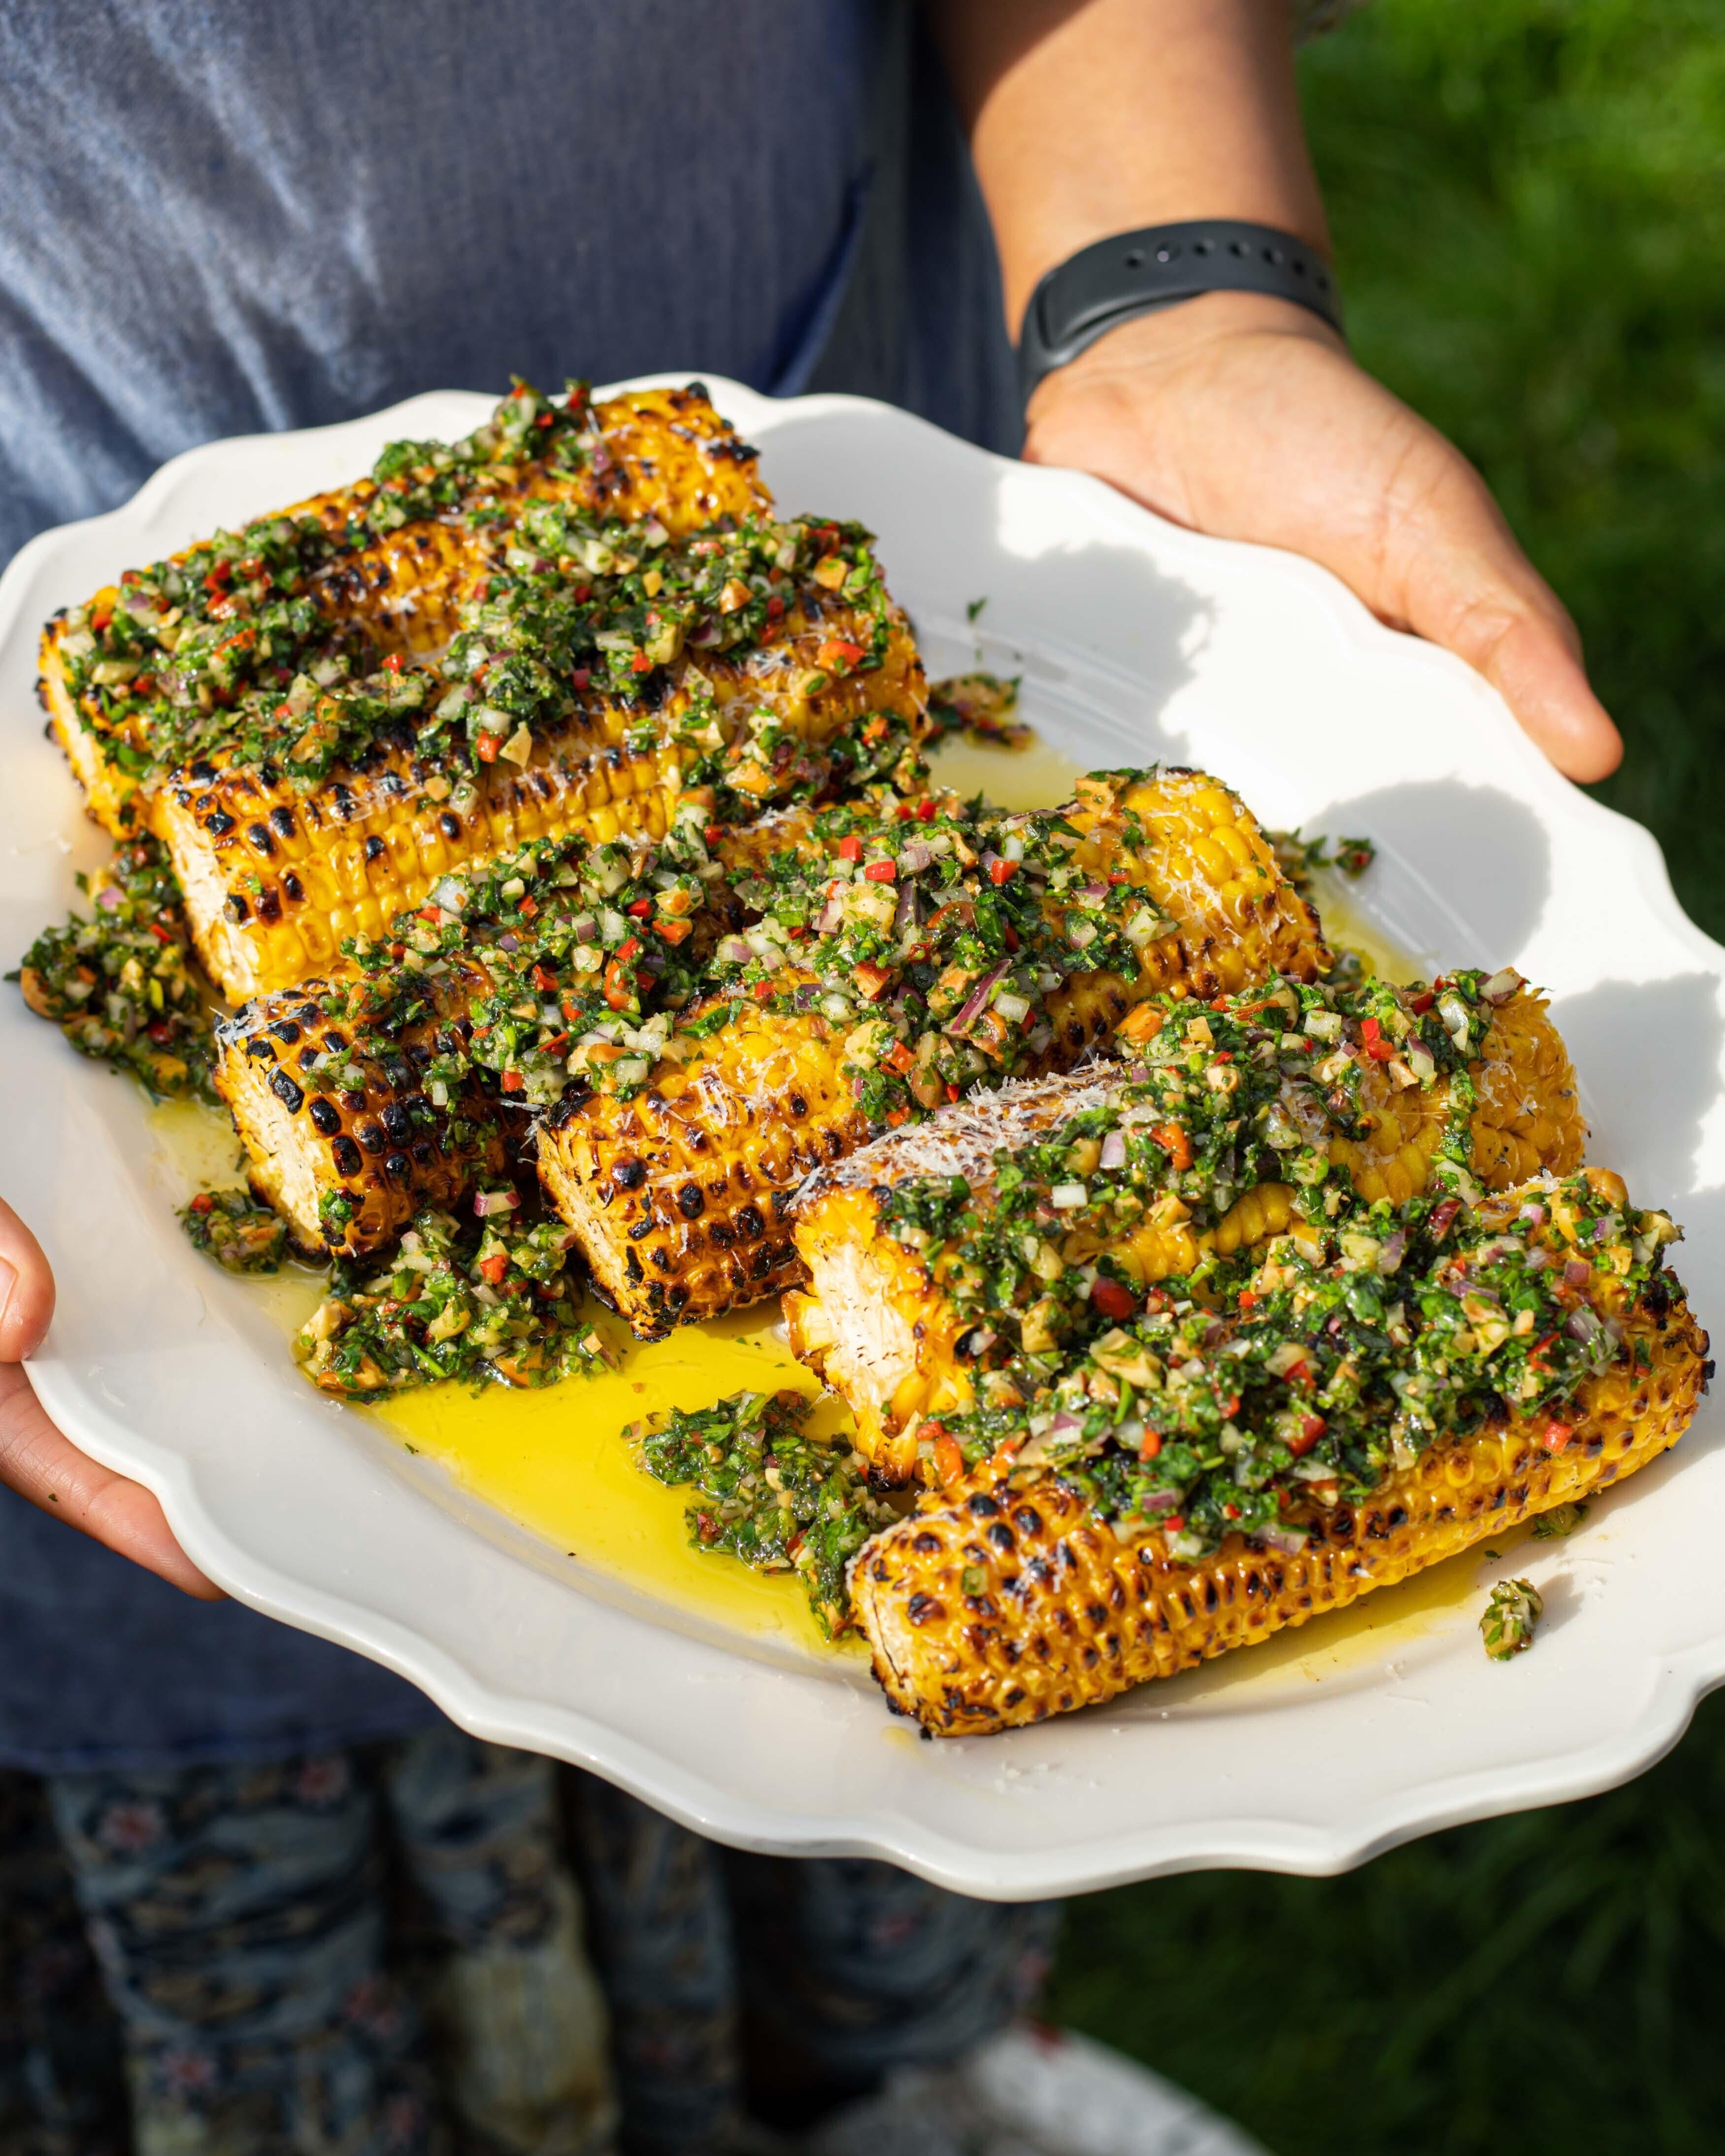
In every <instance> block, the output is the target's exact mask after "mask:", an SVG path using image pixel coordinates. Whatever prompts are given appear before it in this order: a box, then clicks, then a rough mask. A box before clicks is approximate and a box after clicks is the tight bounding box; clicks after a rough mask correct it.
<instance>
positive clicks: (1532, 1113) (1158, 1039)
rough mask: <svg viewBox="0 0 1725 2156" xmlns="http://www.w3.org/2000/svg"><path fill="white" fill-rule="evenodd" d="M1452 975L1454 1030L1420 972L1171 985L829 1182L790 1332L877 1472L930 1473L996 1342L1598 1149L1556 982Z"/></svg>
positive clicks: (998, 1349) (807, 1218) (801, 1250)
mask: <svg viewBox="0 0 1725 2156" xmlns="http://www.w3.org/2000/svg"><path fill="white" fill-rule="evenodd" d="M1486 988H1490V989H1491V996H1487V995H1486V994H1485V993H1482V991H1483V990H1484V989H1486ZM1441 993H1442V996H1443V998H1445V1010H1446V1011H1447V1012H1448V1013H1449V1014H1451V1015H1453V1018H1454V1022H1455V1030H1454V1032H1453V1033H1452V1031H1451V1029H1450V1022H1449V1019H1448V1018H1446V1017H1445V1015H1443V1014H1440V1009H1439V1008H1438V992H1436V991H1434V990H1431V989H1428V988H1425V987H1423V986H1416V987H1414V988H1406V989H1402V990H1399V991H1398V990H1394V989H1391V988H1389V987H1388V986H1387V985H1386V984H1384V983H1380V982H1372V983H1368V984H1366V985H1364V986H1363V987H1361V988H1353V989H1340V990H1337V989H1332V988H1326V987H1322V986H1319V985H1315V984H1313V985H1301V984H1297V983H1286V984H1284V983H1276V985H1275V986H1274V987H1273V988H1272V989H1271V992H1270V993H1268V994H1266V993H1265V992H1264V991H1262V990H1248V991H1245V992H1244V993H1241V994H1240V995H1238V996H1235V997H1231V998H1216V1000H1215V1002H1214V1004H1213V1005H1212V1006H1211V1007H1209V1009H1204V1010H1202V1011H1197V1010H1194V1007H1193V1006H1192V1005H1191V1004H1189V1003H1185V1004H1182V1003H1178V1002H1175V1001H1173V999H1171V998H1152V999H1150V1000H1148V1001H1147V1002H1145V1003H1143V1004H1138V1005H1137V1006H1136V1007H1135V1009H1133V1011H1132V1013H1131V1014H1130V1015H1129V1017H1128V1019H1127V1030H1128V1031H1129V1032H1131V1033H1132V1034H1135V1035H1136V1036H1137V1041H1136V1044H1135V1045H1136V1046H1137V1050H1138V1052H1139V1053H1140V1054H1141V1055H1142V1056H1143V1057H1144V1059H1145V1060H1143V1061H1142V1062H1141V1063H1139V1064H1137V1065H1132V1064H1127V1063H1119V1064H1115V1065H1111V1066H1101V1067H1098V1066H1094V1065H1093V1066H1091V1069H1090V1070H1086V1072H1084V1073H1082V1074H1079V1075H1074V1076H1070V1077H1052V1078H1046V1079H1043V1080H1040V1081H1034V1082H1029V1083H1025V1084H1020V1085H1014V1086H1007V1087H1005V1088H1004V1089H1003V1090H1002V1091H1000V1092H999V1093H995V1094H990V1095H988V1096H978V1097H977V1098H974V1099H973V1100H970V1101H962V1102H959V1103H957V1104H956V1105H954V1106H950V1107H947V1108H943V1109H942V1110H941V1111H939V1112H938V1113H937V1115H936V1116H934V1117H933V1118H932V1121H931V1122H928V1123H926V1124H924V1125H922V1126H920V1127H907V1128H906V1129H903V1130H901V1131H896V1132H888V1133H886V1135H884V1136H883V1137H879V1138H876V1139H875V1141H874V1142H873V1143H871V1144H870V1145H869V1146H867V1147H865V1148H863V1150H862V1151H860V1152H856V1153H853V1154H851V1155H850V1157H849V1158H846V1159H845V1160H844V1161H843V1162H841V1163H838V1164H837V1165H835V1166H834V1167H831V1168H825V1169H823V1170H822V1171H821V1172H820V1173H818V1174H816V1175H815V1176H814V1177H813V1178H811V1179H810V1181H809V1183H808V1184H807V1185H806V1186H805V1187H804V1188H803V1191H802V1192H801V1193H800V1194H799V1196H798V1203H797V1207H796V1218H795V1224H794V1229H793V1233H794V1239H795V1241H796V1245H797V1248H798V1254H799V1255H800V1256H801V1258H802V1260H803V1263H804V1265H806V1266H807V1268H808V1270H809V1283H810V1284H809V1289H808V1291H807V1292H806V1293H792V1294H790V1295H788V1296H787V1297H786V1302H785V1308H786V1316H787V1319H788V1323H789V1327H790V1336H791V1344H792V1347H793V1350H794V1351H795V1353H798V1355H800V1356H801V1357H803V1359H804V1360H805V1361H808V1362H809V1363H813V1364H814V1366H815V1367H816V1368H818V1369H819V1370H820V1372H821V1373H822V1374H823V1376H824V1379H825V1381H826V1383H828V1384H829V1385H831V1386H832V1387H834V1389H836V1390H837V1391H838V1392H839V1393H840V1394H842V1395H843V1396H844V1398H845V1401H846V1403H847V1404H849V1406H850V1409H851V1410H852V1412H853V1413H854V1414H855V1416H856V1419H857V1425H858V1439H857V1442H858V1445H859V1448H860V1450H862V1451H863V1452H864V1453H865V1455H867V1456H868V1457H869V1459H870V1460H871V1462H873V1463H874V1465H875V1467H876V1468H877V1470H878V1471H879V1473H880V1476H881V1477H882V1478H883V1479H884V1480H886V1481H899V1482H902V1481H907V1480H909V1479H910V1478H911V1476H912V1474H913V1473H914V1472H915V1471H916V1464H917V1458H918V1452H919V1446H920V1450H921V1451H922V1455H924V1459H925V1463H926V1466H927V1469H928V1470H929V1471H931V1472H932V1466H933V1455H932V1446H933V1445H934V1444H935V1443H936V1442H937V1439H938V1436H939V1429H938V1424H939V1419H940V1417H941V1416H942V1415H943V1414H947V1413H948V1412H963V1410H964V1409H968V1407H969V1406H971V1405H972V1404H973V1401H974V1399H975V1397H976V1391H977V1387H978V1383H979V1382H981V1381H983V1379H984V1378H985V1376H986V1373H987V1372H988V1370H989V1369H990V1368H993V1364H994V1363H995V1362H996V1361H998V1360H999V1358H1000V1357H1002V1356H1004V1355H1007V1354H1012V1353H1019V1352H1020V1351H1028V1352H1029V1353H1043V1352H1046V1351H1047V1350H1049V1349H1050V1348H1052V1347H1055V1345H1056V1344H1057V1343H1058V1342H1059V1341H1060V1339H1061V1338H1063V1337H1065V1335H1066V1334H1067V1333H1068V1332H1070V1331H1071V1330H1072V1329H1073V1328H1074V1327H1083V1326H1084V1325H1086V1324H1089V1323H1091V1322H1093V1319H1094V1314H1095V1312H1096V1311H1097V1310H1098V1309H1101V1310H1102V1311H1104V1312H1110V1313H1111V1314H1112V1315H1113V1316H1114V1317H1121V1316H1123V1315H1130V1314H1131V1312H1132V1310H1133V1309H1135V1308H1136V1307H1137V1301H1138V1300H1139V1299H1140V1297H1141V1293H1142V1289H1143V1288H1144V1287H1145V1286H1148V1285H1151V1284H1153V1283H1154V1282H1157V1281H1163V1280H1166V1279H1168V1278H1170V1277H1171V1276H1176V1275H1179V1276H1197V1277H1199V1278H1200V1279H1201V1278H1202V1277H1203V1276H1204V1272H1205V1271H1206V1270H1209V1266H1210V1265H1211V1264H1212V1263H1213V1262H1214V1257H1217V1256H1219V1257H1223V1258H1226V1257H1230V1256H1233V1255H1235V1254H1236V1253H1238V1252H1240V1250H1244V1249H1249V1248H1250V1247H1251V1246H1252V1245H1255V1244H1258V1243H1260V1242H1262V1241H1264V1240H1266V1238H1268V1237H1269V1236H1271V1235H1276V1234H1280V1233H1282V1232H1284V1231H1285V1230H1286V1229H1289V1228H1290V1227H1292V1228H1293V1229H1295V1230H1296V1232H1297V1233H1299V1234H1301V1235H1305V1236H1307V1237H1308V1238H1316V1237H1317V1236H1318V1235H1320V1234H1321V1233H1322V1229H1323V1227H1324V1224H1325V1221H1326V1217H1327V1216H1326V1199H1327V1196H1328V1193H1330V1192H1332V1191H1334V1192H1336V1193H1337V1195H1338V1196H1343V1197H1345V1198H1346V1199H1348V1201H1350V1202H1352V1201H1353V1199H1363V1200H1364V1201H1365V1202H1367V1203H1368V1204H1371V1203H1374V1202H1377V1201H1378V1200H1380V1199H1388V1200H1389V1201H1390V1202H1392V1203H1395V1204H1401V1203H1404V1202H1405V1201H1406V1200H1407V1199H1409V1198H1412V1197H1414V1196H1417V1195H1419V1194H1420V1193H1422V1192H1423V1191H1425V1189H1426V1188H1428V1187H1429V1186H1430V1183H1431V1180H1432V1178H1433V1175H1434V1173H1435V1170H1436V1169H1437V1168H1438V1166H1439V1164H1440V1162H1442V1161H1445V1160H1446V1159H1447V1160H1449V1161H1450V1163H1452V1164H1453V1163H1454V1161H1455V1158H1456V1157H1458V1156H1459V1157H1460V1158H1461V1161H1462V1162H1464V1163H1465V1164H1466V1166H1467V1167H1468V1168H1470V1169H1471V1173H1472V1174H1473V1175H1474V1176H1475V1177H1476V1178H1477V1179H1478V1181H1479V1182H1480V1183H1483V1184H1484V1185H1485V1186H1486V1188H1490V1189H1502V1188H1507V1187H1508V1186H1509V1185H1510V1184H1511V1183H1515V1182H1519V1181H1522V1180H1524V1179H1525V1178H1527V1177H1528V1176H1529V1175H1532V1174H1534V1173H1538V1172H1539V1171H1540V1170H1541V1169H1546V1168H1548V1169H1552V1170H1554V1171H1556V1172H1557V1173H1568V1171H1569V1170H1571V1169H1572V1168H1575V1167H1576V1166H1577V1165H1579V1162H1580V1160H1581V1157H1582V1149H1583V1146H1584V1140H1585V1137H1586V1131H1585V1127H1584V1124H1583V1122H1582V1120H1581V1117H1580V1114H1579V1108H1578V1106H1577V1104H1576V1098H1575V1091H1574V1075H1573V1073H1572V1072H1571V1070H1570V1068H1569V1063H1568V1055H1567V1054H1566V1053H1565V1051H1564V1049H1563V1043H1562V1041H1561V1039H1559V1038H1558V1034H1557V1031H1556V1029H1555V1028H1554V1027H1553V1024H1552V1023H1551V1021H1550V1019H1549V1018H1548V1015H1547V1014H1546V1008H1545V1004H1544V1003H1543V1000H1542V999H1540V998H1538V997H1536V996H1534V995H1532V994H1530V993H1527V990H1526V988H1525V987H1524V986H1523V985H1522V983H1520V981H1519V978H1518V977H1516V976H1512V975H1510V974H1507V973H1505V974H1500V975H1496V976H1493V977H1492V978H1491V981H1490V982H1487V981H1486V979H1485V978H1484V977H1483V976H1481V974H1478V973H1461V974H1458V975H1457V976H1455V979H1454V981H1453V983H1445V986H1444V988H1443V989H1442V991H1441ZM1493 998H1496V1000H1493ZM1391 1044H1393V1052H1392V1053H1391V1054H1390V1055H1389V1056H1387V1057H1380V1056H1379V1055H1375V1054H1374V1053H1373V1050H1375V1049H1378V1048H1381V1047H1384V1046H1386V1045H1391ZM1410 1056H1411V1057H1412V1059H1413V1063H1412V1064H1410V1062H1409V1060H1408V1059H1409V1057H1410ZM1415 1064H1417V1065H1419V1066H1420V1070H1421V1071H1422V1072H1423V1074H1424V1075H1423V1082H1422V1080H1421V1079H1420V1078H1419V1077H1415V1076H1414V1070H1413V1066H1414V1065H1415ZM1395 1073H1399V1074H1400V1077H1401V1078H1405V1079H1406V1080H1407V1081H1408V1082H1407V1083H1406V1084H1405V1085H1404V1084H1403V1083H1401V1082H1400V1079H1399V1077H1398V1076H1397V1075H1394V1074H1395ZM1463 1074H1465V1075H1463ZM1458 1079H1459V1080H1460V1082H1459V1083H1458ZM1290 1173H1294V1174H1296V1175H1297V1176H1298V1178H1300V1179H1299V1180H1298V1181H1291V1180H1289V1179H1288V1178H1289V1175H1290ZM1002 1178H1004V1183H1003V1181H1002ZM1332 1210H1333V1201H1332ZM1314 1223H1315V1224H1314ZM1098 1260H1106V1265H1105V1267H1104V1269H1103V1270H1102V1271H1101V1273H1100V1275H1099V1273H1098ZM923 1424H927V1425H928V1428H927V1431H926V1433H922V1434H920V1435H919V1432H920V1431H921V1426H922V1425H923Z"/></svg>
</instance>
